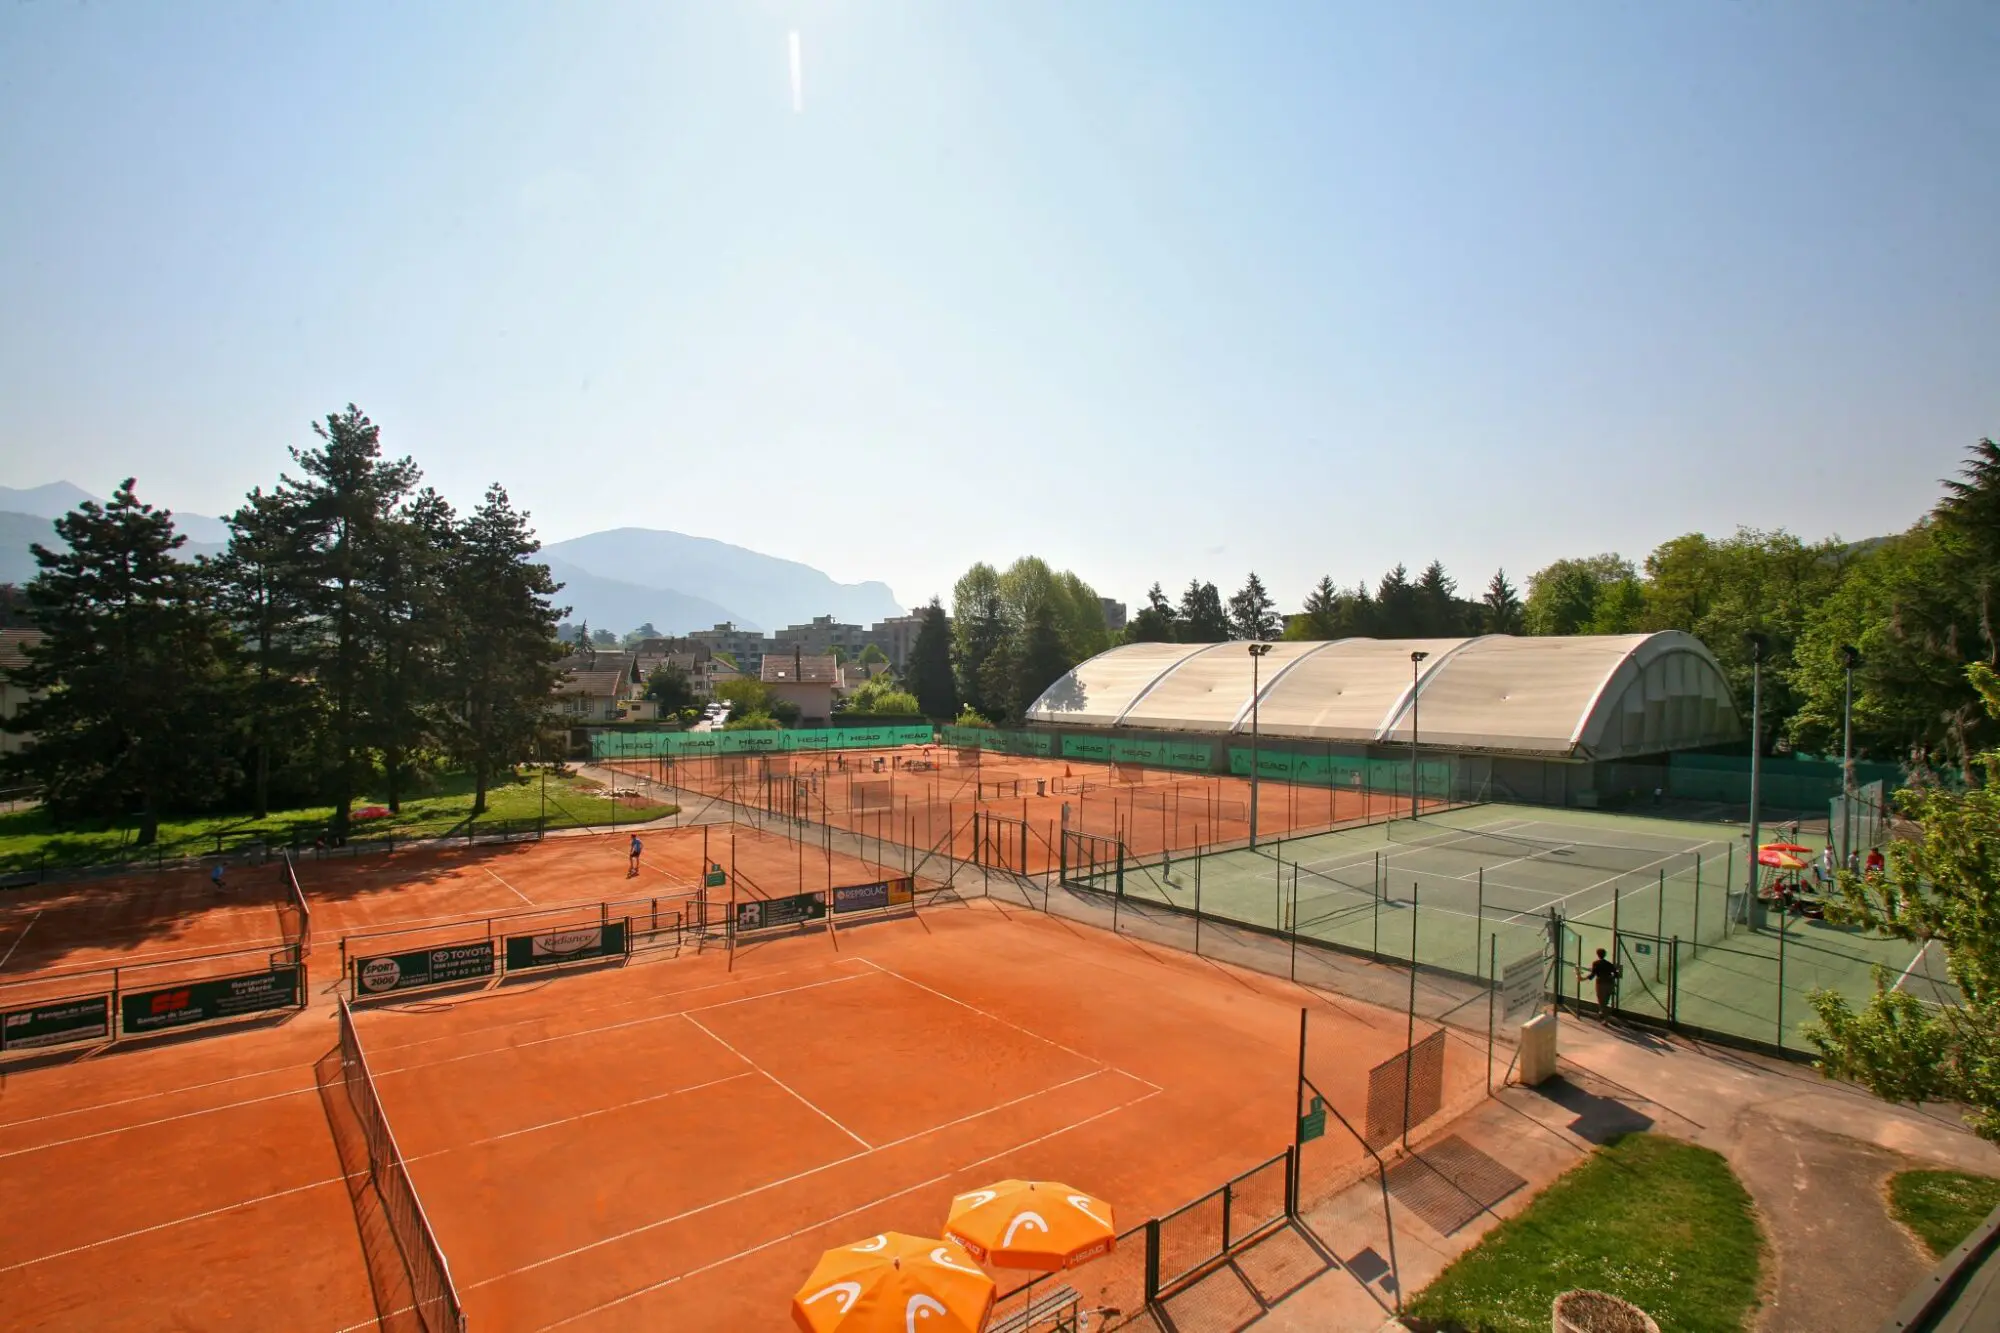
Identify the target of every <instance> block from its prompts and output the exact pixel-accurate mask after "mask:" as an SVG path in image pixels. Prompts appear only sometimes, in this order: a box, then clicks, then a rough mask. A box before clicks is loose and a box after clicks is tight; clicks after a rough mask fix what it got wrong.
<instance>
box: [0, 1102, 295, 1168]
mask: <svg viewBox="0 0 2000 1333" xmlns="http://www.w3.org/2000/svg"><path fill="white" fill-rule="evenodd" d="M318 1091H319V1088H318V1086H317V1085H315V1086H313V1087H310V1088H294V1089H292V1090H291V1091H290V1092H274V1093H271V1094H270V1095H268V1096H264V1097H246V1098H244V1099H243V1100H242V1101H240V1102H224V1103H223V1104H222V1105H220V1106H204V1107H202V1108H201V1109H200V1110H199V1111H183V1112H181V1113H180V1114H179V1115H167V1116H161V1117H160V1118H159V1119H158V1120H141V1121H140V1122H139V1123H137V1124H136V1125H119V1126H117V1127H116V1128H114V1129H100V1130H96V1131H94V1132H92V1133H89V1134H78V1135H76V1136H75V1137H74V1138H67V1139H51V1140H50V1141H49V1142H47V1143H37V1144H33V1145H31V1146H30V1147H26V1148H10V1149H8V1150H7V1151H6V1152H0V1161H4V1160H6V1159H7V1158H9V1157H22V1156H25V1155H27V1154H28V1153H31V1152H46V1151H47V1150H48V1149H50V1148H61V1147H64V1146H65V1145H67V1144H71V1143H86V1142H88V1141H89V1140H91V1139H102V1138H109V1137H110V1136H111V1135H113V1134H129V1133H130V1132H132V1131H133V1130H135V1129H151V1128H152V1127H153V1126H155V1125H171V1124H172V1123H173V1122H174V1121H176V1120H193V1119H194V1118H195V1117H197V1116H204V1115H214V1114H215V1113H216V1112H218V1111H233V1110H235V1109H236V1108H238V1107H239V1106H255V1105H257V1104H258V1103H259V1102H276V1101H283V1100H284V1099H285V1098H287V1097H303V1096H305V1095H306V1094H307V1093H309V1092H318Z"/></svg>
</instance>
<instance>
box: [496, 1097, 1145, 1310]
mask: <svg viewBox="0 0 2000 1333" xmlns="http://www.w3.org/2000/svg"><path fill="white" fill-rule="evenodd" d="M1161 1091H1162V1089H1159V1088H1155V1089H1153V1090H1152V1091H1151V1092H1148V1093H1145V1094H1143V1095H1141V1096H1138V1097H1135V1098H1133V1099H1132V1100H1131V1101H1129V1102H1125V1103H1122V1104H1121V1105H1118V1106H1114V1107H1112V1108H1110V1109H1109V1110H1106V1111H1099V1112H1098V1113H1097V1114H1096V1115H1093V1116H1087V1117H1085V1118H1084V1119H1082V1120H1078V1121H1076V1122H1074V1123H1072V1124H1068V1125H1064V1126H1063V1127H1062V1128H1061V1129H1053V1130H1050V1131H1049V1132H1048V1133H1046V1134H1041V1135H1037V1136H1036V1137H1035V1138H1032V1139H1029V1140H1027V1141H1026V1142H1025V1143H1017V1144H1015V1145H1013V1146H1012V1147H1010V1148H1002V1149H1001V1150H1000V1151H999V1152H996V1153H989V1154H988V1155H987V1156H985V1157H982V1158H980V1159H979V1160H978V1161H975V1162H966V1163H964V1164H962V1165H960V1166H955V1167H952V1168H951V1169H950V1170H948V1171H943V1172H940V1173H939V1174H937V1175H935V1176H932V1177H931V1178H930V1179H929V1180H920V1181H918V1182H917V1183H916V1184H914V1185H907V1186H905V1187H904V1188H902V1189H899V1190H895V1191H893V1192H891V1193H888V1194H884V1195H883V1196H882V1197H881V1198H879V1199H870V1200H869V1201H868V1202H867V1203H863V1204H857V1205H856V1206H854V1207H852V1208H849V1209H847V1210H845V1211H844V1212H839V1213H835V1214H834V1215H833V1216H831V1217H822V1218H821V1219H820V1220H819V1221H817V1222H811V1223H808V1224H807V1225H805V1226H802V1227H800V1228H798V1230H796V1231H790V1232H787V1233H786V1234H784V1235H782V1236H776V1237H773V1238H772V1239H770V1240H767V1241H764V1242H763V1243H762V1244H759V1245H753V1246H751V1247H750V1248H749V1249H747V1250H739V1251H738V1252H736V1253H735V1254H732V1255H730V1256H728V1257H727V1258H723V1259H717V1260H714V1261H713V1262H710V1263H706V1264H703V1265H702V1266H701V1267H699V1268H690V1269H688V1270H687V1271H686V1272H685V1273H676V1274H675V1275H674V1276H672V1277H670V1278H663V1279H661V1280H660V1281H658V1282H654V1283H651V1284H649V1285H647V1286H643V1287H640V1288H638V1289H637V1290H636V1291H628V1292H626V1293H625V1294H624V1295H623V1296H619V1297H616V1298H614V1299H612V1300H608V1301H605V1302H603V1303H601V1304H598V1305H593V1306H591V1307H590V1308H589V1309H587V1310H579V1311H578V1312H577V1313H575V1314H573V1315H568V1316H565V1317H564V1318H562V1319H558V1320H556V1321H555V1322H554V1323H552V1324H544V1325H542V1328H541V1329H540V1330H537V1333H544V1331H545V1330H547V1329H551V1328H561V1327H562V1326H563V1325H565V1324H573V1323H575V1322H576V1321H577V1320H579V1319H588V1318H589V1317H590V1316H592V1315H594V1314H597V1313H598V1312H599V1311H602V1310H608V1309H610V1308H612V1307H613V1306H616V1305H623V1304H624V1303H625V1302H627V1301H630V1300H636V1299H637V1298H639V1297H641V1296H644V1295H646V1294H648V1293H649V1292H655V1291H658V1290H660V1289H661V1288H662V1287H671V1286H673V1285H674V1284H675V1283H676V1282H685V1281H686V1280H687V1279H689V1278H691V1277H698V1276H700V1275H701V1274H703V1273H706V1272H709V1271H710V1270H711V1269H716V1268H721V1267H722V1266H723V1265H724V1264H732V1263H735V1262H736V1261H737V1260H738V1259H747V1258H749V1257H750V1256H751V1255H753V1254H756V1253H758V1252H759V1251H761V1250H768V1249H770V1248H771V1247H772V1246H773V1245H782V1244H784V1243H785V1242H786V1241H788V1240H796V1239H797V1238H798V1237H800V1236H803V1235H805V1234H806V1233H807V1232H809V1231H817V1230H819V1229H820V1228H821V1227H825V1226H830V1225H831V1224H833V1223H835V1222H838V1221H840V1220H842V1219H843V1218H848V1217H852V1216H854V1215H855V1214H856V1213H865V1212H867V1211H868V1210H869V1209H870V1208H879V1207H880V1206H881V1205H883V1204H885V1203H888V1202H889V1201H890V1200H891V1199H900V1198H902V1197H903V1196H904V1195H905V1194H910V1193H913V1192H915V1191H917V1190H920V1189H928V1188H930V1187H931V1186H933V1185H937V1184H941V1183H942V1182H944V1181H947V1180H949V1179H951V1178H952V1177H953V1176H955V1175H959V1174H961V1173H963V1172H966V1171H970V1170H971V1169H972V1168H973V1167H975V1166H984V1165H985V1164H986V1163H988V1162H992V1161H997V1160H999V1159H1000V1158H1002V1157H1006V1156H1009V1155H1011V1154H1013V1153H1018V1152H1025V1151H1026V1150H1027V1149H1029V1148H1032V1147H1034V1146H1035V1145H1036V1144H1038V1143H1045V1142H1047V1141H1048V1140H1049V1139H1053V1138H1056V1137H1058V1136H1059V1135H1063V1134H1067V1133H1069V1132H1070V1131H1072V1130H1078V1129H1082V1128H1083V1127H1084V1126H1085V1125H1088V1124H1090V1123H1092V1122H1093V1121H1097V1120H1102V1119H1104V1117H1106V1116H1108V1115H1116V1114H1117V1113H1118V1112H1120V1111H1124V1110H1129V1109H1130V1108H1132V1107H1134V1106H1137V1105H1138V1104H1139V1103H1140V1102H1143V1101H1148V1100H1150V1099H1152V1098H1154V1097H1157V1096H1159V1095H1160V1093H1161ZM494 1280H495V1281H497V1280H498V1279H494Z"/></svg>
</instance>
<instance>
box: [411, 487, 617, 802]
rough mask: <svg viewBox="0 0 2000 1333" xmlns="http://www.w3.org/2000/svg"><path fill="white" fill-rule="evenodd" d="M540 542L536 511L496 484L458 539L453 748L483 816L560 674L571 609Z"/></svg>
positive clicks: (526, 751)
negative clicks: (562, 625)
mask: <svg viewBox="0 0 2000 1333" xmlns="http://www.w3.org/2000/svg"><path fill="white" fill-rule="evenodd" d="M539 550H541V543H540V542H538V541H537V540H536V539H535V535H534V532H533V530H532V529H530V528H529V526H528V515H527V514H525V513H523V512H521V511H520V510H517V509H515V508H514V507H513V505H512V503H511V502H510V501H509V500H508V498H507V492H506V491H505V490H504V489H502V488H501V487H500V486H499V485H498V484H497V483H496V484H494V485H492V486H489V487H487V488H486V496H485V499H484V500H483V501H482V502H481V504H480V506H479V508H477V509H475V510H473V511H472V513H470V514H468V515H466V517H465V519H464V521H463V522H462V523H460V524H459V525H458V527H457V531H456V536H455V540H454V542H453V546H452V556H453V559H452V563H451V567H450V581H451V588H452V592H453V600H454V602H455V614H454V616H453V617H452V622H451V623H452V627H453V629H452V633H451V634H450V636H449V637H448V639H447V640H446V658H447V663H448V666H449V669H450V679H451V682H452V693H451V697H452V701H453V705H454V707H453V713H454V716H455V718H456V722H457V725H456V727H455V728H454V729H453V740H454V745H453V747H452V748H453V750H454V752H455V753H456V755H457V757H458V758H459V760H460V761H461V762H462V763H464V764H465V765H466V766H467V767H468V768H470V769H471V770H472V777H473V797H472V813H473V814H474V815H480V814H484V813H485V811H486V790H487V787H488V785H489V783H490V782H491V780H492V778H493V777H494V776H495V775H496V774H498V773H500V772H502V771H512V769H513V766H514V765H515V764H516V763H518V762H520V761H521V760H523V759H525V758H527V757H528V756H529V755H530V754H531V752H532V750H533V747H534V744H535V739H536V736H537V733H538V731H539V729H540V726H541V722H542V719H543V717H544V716H545V714H546V712H547V709H548V700H549V693H550V691H551V690H553V689H554V688H555V685H556V682H557V680H558V678H559V677H560V675H561V669H560V668H559V667H558V666H557V661H558V660H559V658H560V656H561V651H562V650H561V649H560V648H559V647H558V646H557V645H556V643H555V627H556V623H557V622H558V621H559V620H561V619H562V615H563V610H562V609H560V608H557V607H554V606H552V605H551V604H550V599H551V598H553V597H554V596H555V595H556V593H557V592H559V591H560V590H561V585H560V584H558V583H557V582H556V581H555V579H554V578H553V577H552V576H551V575H550V573H549V567H548V566H547V565H544V564H538V563H535V562H534V561H533V559H532V557H533V556H534V555H535V553H536V552H538V551H539ZM635 665H636V664H635Z"/></svg>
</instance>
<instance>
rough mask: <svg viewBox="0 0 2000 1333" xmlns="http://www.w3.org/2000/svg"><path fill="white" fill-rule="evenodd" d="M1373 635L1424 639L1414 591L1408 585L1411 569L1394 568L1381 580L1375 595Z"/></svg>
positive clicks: (1407, 567)
mask: <svg viewBox="0 0 2000 1333" xmlns="http://www.w3.org/2000/svg"><path fill="white" fill-rule="evenodd" d="M1375 621H1376V629H1375V632H1376V634H1377V635H1378V636H1379V637H1381V638H1384V639H1417V638H1422V637H1423V623H1422V620H1421V619H1420V617H1419V615H1418V612H1417V590H1416V589H1415V588H1414V587H1413V586H1411V584H1410V569H1409V566H1407V565H1401V564H1399V565H1397V566H1396V567H1395V568H1394V569H1392V570H1390V571H1389V572H1388V573H1387V574H1384V575H1383V576H1382V583H1381V586H1380V587H1378V588H1377V589H1376V591H1375Z"/></svg>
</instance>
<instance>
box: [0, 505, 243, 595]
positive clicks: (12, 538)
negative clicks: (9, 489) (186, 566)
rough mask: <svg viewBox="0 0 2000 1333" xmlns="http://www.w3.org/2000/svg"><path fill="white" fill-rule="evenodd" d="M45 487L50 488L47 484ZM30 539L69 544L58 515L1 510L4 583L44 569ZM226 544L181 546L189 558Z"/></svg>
mask: <svg viewBox="0 0 2000 1333" xmlns="http://www.w3.org/2000/svg"><path fill="white" fill-rule="evenodd" d="M41 489H42V490H47V489H49V488H48V487H46V486H44V487H42V488H41ZM13 494H15V495H21V494H23V492H21V491H15V492H13ZM90 498H91V497H90V496H87V495H86V496H84V497H83V499H85V500H88V499H90ZM79 503H81V502H80V501H79ZM59 512H62V513H67V512H69V511H68V510H62V511H59ZM174 519H175V521H176V522H177V523H178V521H179V519H180V515H179V514H176V515H174ZM30 542H40V543H41V544H42V545H43V546H46V547H48V548H49V549H50V550H52V551H53V550H58V549H60V548H61V547H62V546H63V545H64V544H65V543H64V542H63V539H62V538H60V537H58V536H56V524H55V520H54V519H51V518H43V517H41V516H39V515H36V514H9V513H4V512H0V583H26V582H27V581H28V580H29V579H31V578H33V577H35V575H37V574H39V573H40V572H41V568H42V567H41V566H40V565H38V564H36V563H35V553H34V552H33V551H30V550H29V549H28V543H30ZM222 546H223V544H222V543H221V542H197V541H190V542H189V543H188V544H187V545H186V546H183V547H181V555H182V556H183V557H185V558H186V559H189V560H192V559H194V558H195V557H196V556H198V555H221V554H222Z"/></svg>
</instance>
